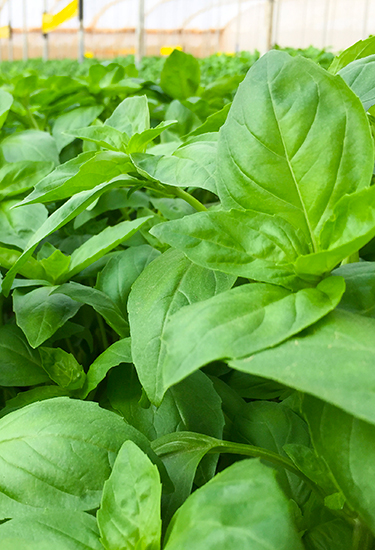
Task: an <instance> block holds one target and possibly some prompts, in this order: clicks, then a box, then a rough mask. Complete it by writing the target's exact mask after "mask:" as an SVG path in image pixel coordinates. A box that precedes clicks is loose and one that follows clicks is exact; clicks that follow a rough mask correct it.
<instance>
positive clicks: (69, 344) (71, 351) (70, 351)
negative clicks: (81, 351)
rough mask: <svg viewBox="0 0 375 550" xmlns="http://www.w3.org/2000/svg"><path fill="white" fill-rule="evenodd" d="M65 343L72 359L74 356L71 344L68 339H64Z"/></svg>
mask: <svg viewBox="0 0 375 550" xmlns="http://www.w3.org/2000/svg"><path fill="white" fill-rule="evenodd" d="M65 343H66V345H67V347H68V350H69V353H71V354H72V355H73V357H75V354H74V349H73V346H72V343H71V341H70V340H69V338H65Z"/></svg>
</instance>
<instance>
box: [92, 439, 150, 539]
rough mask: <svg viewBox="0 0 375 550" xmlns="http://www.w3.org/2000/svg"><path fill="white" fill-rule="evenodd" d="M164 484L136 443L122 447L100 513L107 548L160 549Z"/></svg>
mask: <svg viewBox="0 0 375 550" xmlns="http://www.w3.org/2000/svg"><path fill="white" fill-rule="evenodd" d="M160 497H161V483H160V477H159V473H158V470H157V468H156V466H154V465H153V464H152V462H151V461H150V459H149V458H148V457H147V455H145V454H144V453H143V452H142V451H141V450H140V449H139V448H138V447H137V446H136V445H135V444H134V443H132V442H131V441H126V442H125V443H124V444H123V446H122V447H121V449H120V451H119V453H118V455H117V458H116V462H115V464H114V466H113V470H112V473H111V475H110V477H109V479H108V480H107V481H106V482H105V484H104V488H103V497H102V501H101V504H100V508H99V511H98V514H97V518H98V525H99V529H100V533H101V541H102V543H103V546H104V548H106V550H117V548H123V549H124V550H133V549H136V548H142V549H144V550H158V549H159V548H160V535H161V518H160Z"/></svg>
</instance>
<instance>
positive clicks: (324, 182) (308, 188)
mask: <svg viewBox="0 0 375 550" xmlns="http://www.w3.org/2000/svg"><path fill="white" fill-rule="evenodd" d="M332 105H335V108H334V109H332ZM327 128H328V129H329V131H327ZM373 158H374V152H373V144H372V139H371V135H370V126H369V123H368V120H367V118H366V115H365V112H364V110H363V107H362V105H361V103H360V101H359V99H358V98H357V97H356V96H355V94H354V93H353V92H352V91H351V90H350V89H349V88H348V86H347V85H346V84H345V83H344V82H343V80H342V79H341V78H340V77H335V76H332V75H330V74H328V73H327V72H326V71H325V70H324V69H322V68H321V67H319V66H318V65H315V64H313V63H311V62H310V61H308V60H306V59H304V58H303V57H300V56H298V57H294V58H292V57H290V56H289V55H288V54H286V53H284V52H280V51H271V52H269V53H268V54H266V55H265V56H263V57H262V58H261V59H260V60H259V61H258V62H257V63H256V64H255V65H254V66H253V67H252V68H251V69H250V71H249V73H248V75H247V77H246V78H245V80H244V81H243V83H242V84H241V85H240V87H239V90H238V93H237V94H236V97H235V99H234V102H233V105H232V108H231V110H230V113H229V115H228V118H227V121H226V123H225V124H224V126H223V128H222V130H221V132H220V136H219V153H218V167H217V173H218V182H217V183H218V193H219V197H220V199H221V200H222V203H223V205H224V207H225V208H226V209H228V208H244V209H250V210H251V209H256V210H258V211H262V212H264V213H268V214H271V215H272V214H274V213H275V212H277V214H278V216H280V217H283V218H284V219H285V220H287V221H288V222H289V223H291V224H292V225H293V226H294V227H298V228H301V230H302V232H303V234H304V237H305V241H306V244H307V246H308V247H309V249H310V252H319V250H321V249H322V248H324V247H321V245H320V232H321V230H322V228H323V226H324V224H325V222H326V221H327V220H328V219H329V218H330V217H331V216H332V215H333V214H334V210H335V206H336V204H337V202H338V201H339V200H340V199H342V198H343V197H344V196H345V195H349V196H350V195H352V194H353V193H355V192H357V191H360V190H361V189H364V188H368V187H369V186H370V182H371V175H372V171H373V163H374V160H373ZM371 208H372V205H371ZM371 208H370V209H371ZM346 221H347V220H345V219H343V218H340V222H341V224H344V223H345V222H346Z"/></svg>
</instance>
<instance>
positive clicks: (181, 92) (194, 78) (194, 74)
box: [160, 50, 201, 99]
mask: <svg viewBox="0 0 375 550" xmlns="http://www.w3.org/2000/svg"><path fill="white" fill-rule="evenodd" d="M200 79H201V72H200V67H199V63H198V60H197V59H195V57H193V56H192V55H190V54H187V53H184V52H180V51H179V50H174V51H173V52H172V53H171V55H170V56H169V57H168V58H167V59H166V61H165V63H164V67H163V70H162V72H161V76H160V86H161V87H162V88H163V90H164V92H165V93H166V94H168V95H170V96H171V97H173V98H174V99H187V98H188V97H190V96H193V95H195V93H196V91H197V90H198V86H199V83H200Z"/></svg>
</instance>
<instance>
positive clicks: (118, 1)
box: [89, 0, 127, 29]
mask: <svg viewBox="0 0 375 550" xmlns="http://www.w3.org/2000/svg"><path fill="white" fill-rule="evenodd" d="M121 2H127V0H112V2H109V3H108V4H106V5H105V6H104V7H103V8H102V9H101V10H99V11H98V13H97V14H96V15H95V16H94V17H93V19H92V21H91V24H90V25H89V27H90V28H92V29H95V28H96V25H97V24H98V21H99V19H100V18H101V17H102V16H103V15H104V14H105V12H106V11H108V10H109V9H110V8H112V7H113V6H116V5H117V4H121Z"/></svg>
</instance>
